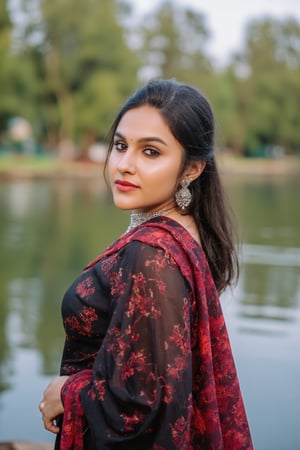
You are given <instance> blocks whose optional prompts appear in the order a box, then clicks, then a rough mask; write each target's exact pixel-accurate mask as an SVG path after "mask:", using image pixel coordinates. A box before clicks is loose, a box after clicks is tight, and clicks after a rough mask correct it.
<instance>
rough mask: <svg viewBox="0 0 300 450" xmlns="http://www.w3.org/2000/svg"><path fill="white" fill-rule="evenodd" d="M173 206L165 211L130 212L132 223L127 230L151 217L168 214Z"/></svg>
mask: <svg viewBox="0 0 300 450" xmlns="http://www.w3.org/2000/svg"><path fill="white" fill-rule="evenodd" d="M172 209H173V208H170V209H166V210H164V211H149V212H144V213H142V212H141V213H131V214H130V224H129V227H128V228H127V230H126V232H128V231H130V230H132V228H135V227H137V226H138V225H141V224H142V223H144V222H147V221H148V220H150V219H153V218H154V217H158V216H166V215H167V214H169V212H170V211H172Z"/></svg>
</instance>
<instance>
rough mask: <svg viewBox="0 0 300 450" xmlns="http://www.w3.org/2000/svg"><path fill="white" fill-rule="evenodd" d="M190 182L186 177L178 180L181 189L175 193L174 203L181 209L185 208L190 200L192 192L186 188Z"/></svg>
mask: <svg viewBox="0 0 300 450" xmlns="http://www.w3.org/2000/svg"><path fill="white" fill-rule="evenodd" d="M190 183H191V182H190V181H189V180H188V179H183V180H182V181H181V182H180V186H181V189H179V191H178V192H176V194H175V200H176V204H177V206H178V207H179V208H180V209H182V210H184V209H186V208H187V207H188V206H189V205H190V203H191V201H192V194H191V191H190V190H189V189H188V187H189V185H190Z"/></svg>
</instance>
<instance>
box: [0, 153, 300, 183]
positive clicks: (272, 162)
mask: <svg viewBox="0 0 300 450" xmlns="http://www.w3.org/2000/svg"><path fill="white" fill-rule="evenodd" d="M217 164H218V167H219V170H220V173H221V175H223V176H225V177H226V176H240V175H241V176H256V177H259V176H294V175H299V174H300V158H299V157H296V156H286V157H283V158H280V159H263V158H241V157H235V156H233V155H225V154H219V155H217ZM68 178H76V179H93V178H102V179H103V163H93V162H79V161H61V160H56V159H49V160H46V159H38V158H36V159H34V158H24V157H23V158H20V157H10V158H5V159H0V181H5V180H16V179H31V180H34V179H37V180H38V179H68Z"/></svg>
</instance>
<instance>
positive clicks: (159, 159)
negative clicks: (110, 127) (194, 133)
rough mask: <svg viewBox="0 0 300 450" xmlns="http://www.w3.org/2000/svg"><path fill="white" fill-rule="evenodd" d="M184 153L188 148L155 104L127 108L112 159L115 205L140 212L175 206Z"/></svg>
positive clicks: (110, 174) (118, 130)
mask: <svg viewBox="0 0 300 450" xmlns="http://www.w3.org/2000/svg"><path fill="white" fill-rule="evenodd" d="M183 157H184V149H183V148H182V146H181V145H180V144H179V142H178V141H176V139H175V138H174V136H173V135H172V133H171V131H170V129H169V127H168V125H167V124H166V123H165V121H164V120H163V118H162V117H161V115H160V113H159V112H158V111H157V110H156V109H155V108H153V107H151V106H141V107H138V108H135V109H131V110H129V111H127V112H126V113H125V114H124V116H123V117H122V119H121V121H120V122H119V125H118V127H117V130H116V132H115V136H114V145H113V148H112V151H111V154H110V156H109V160H108V174H109V180H110V185H111V189H112V193H113V199H114V203H115V205H116V206H117V207H118V208H120V209H124V210H138V211H139V212H146V211H153V210H166V209H169V208H172V207H173V206H174V205H175V200H174V194H175V192H176V190H177V186H178V182H179V176H180V175H181V168H182V161H183Z"/></svg>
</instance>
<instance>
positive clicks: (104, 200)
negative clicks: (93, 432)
mask: <svg viewBox="0 0 300 450" xmlns="http://www.w3.org/2000/svg"><path fill="white" fill-rule="evenodd" d="M226 184H227V187H228V189H229V191H230V197H231V198H232V200H233V205H234V209H235V211H236V214H237V219H238V223H239V224H240V229H241V235H242V239H243V241H244V242H246V244H244V245H243V247H242V252H241V257H242V261H243V263H242V271H241V277H240V281H239V284H238V286H237V287H236V289H234V291H228V292H226V294H225V295H224V296H223V298H222V302H223V306H224V312H225V315H226V320H227V323H228V329H229V332H230V336H231V340H232V346H233V350H234V354H235V357H236V362H237V367H238V371H239V374H240V380H241V385H242V389H243V392H244V397H245V402H246V406H247V410H248V415H249V420H250V425H251V428H252V432H253V437H254V441H255V444H256V445H255V448H256V449H257V450H269V449H271V450H276V449H278V450H294V449H295V450H296V448H300V436H299V432H298V429H299V427H298V425H296V423H295V422H296V419H295V418H296V417H299V413H300V411H299V405H300V398H299V389H298V377H299V372H300V361H299V350H298V346H299V339H300V326H299V323H300V236H299V224H300V212H299V208H296V207H295V205H297V202H298V199H297V192H299V187H300V182H299V181H298V180H296V179H287V180H283V179H279V180H276V181H274V180H255V181H254V180H246V179H243V180H238V179H232V180H227V181H226ZM0 208H1V220H0V263H1V270H0V339H1V346H0V389H1V390H0V436H1V440H9V439H27V440H44V441H51V440H52V437H51V435H49V433H46V432H44V431H43V429H42V427H41V423H40V417H39V413H38V411H37V406H36V405H37V403H38V401H39V398H40V396H41V392H42V391H43V389H44V387H45V385H46V383H47V381H48V379H50V377H51V376H52V375H54V374H56V373H57V371H58V368H59V361H60V354H61V350H62V345H63V339H64V333H63V329H62V325H61V318H60V303H61V298H62V296H63V294H64V292H65V290H66V288H67V287H68V285H69V284H70V283H71V282H72V281H73V279H74V277H75V276H76V275H77V274H78V273H79V272H80V270H81V269H82V267H83V265H85V264H86V263H87V262H88V261H90V260H91V259H92V258H94V257H95V256H96V255H97V254H99V253H100V252H101V250H102V249H104V248H105V247H106V246H107V245H108V244H109V243H110V242H112V241H113V240H114V239H115V238H116V237H117V236H118V235H119V234H120V233H122V232H123V231H124V230H125V229H126V226H127V221H128V215H127V214H126V213H122V212H120V211H118V210H116V209H115V208H114V207H113V205H112V204H111V201H110V199H109V197H108V195H107V192H106V190H105V189H104V186H103V182H102V181H101V180H99V181H96V182H95V181H87V180H84V181H78V180H68V181H53V182H50V181H45V182H42V181H39V182H28V181H26V182H17V183H3V184H0ZM1 391H2V393H1ZM279 404H280V405H281V406H280V408H278V405H279ZM16 422H17V424H18V425H17V427H16V426H15V423H16ZM281 430H283V431H281Z"/></svg>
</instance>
